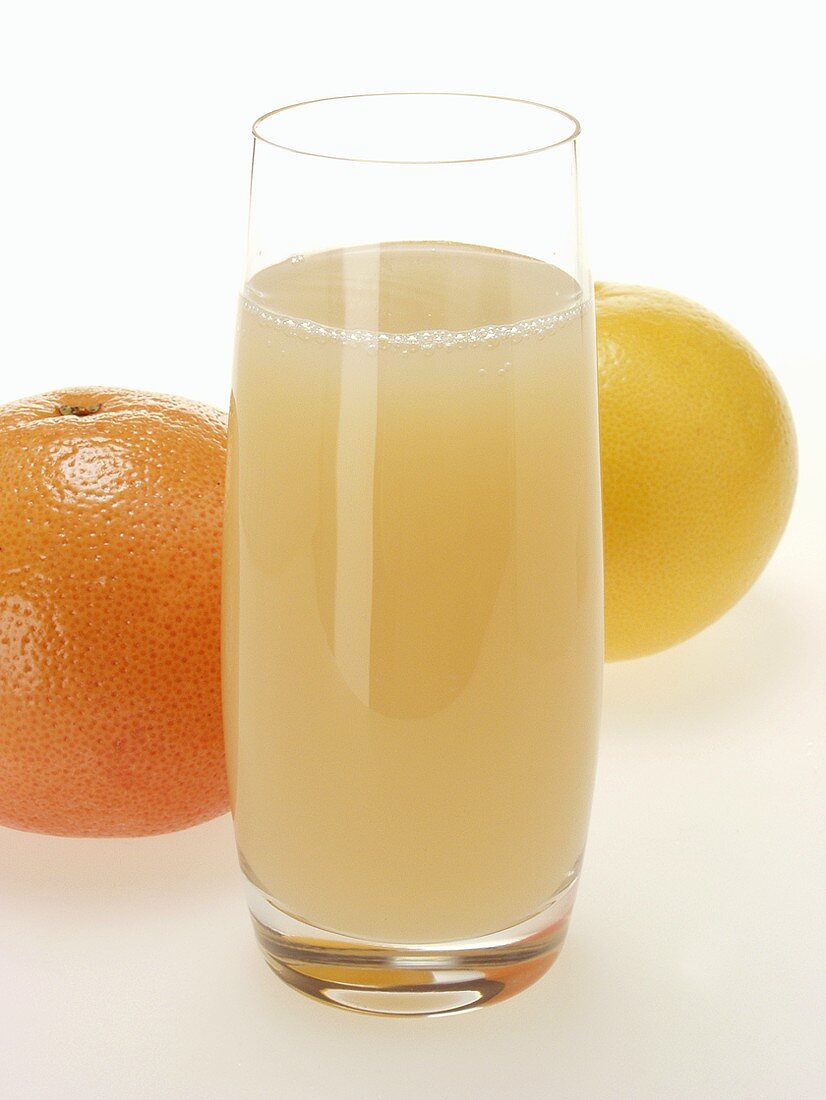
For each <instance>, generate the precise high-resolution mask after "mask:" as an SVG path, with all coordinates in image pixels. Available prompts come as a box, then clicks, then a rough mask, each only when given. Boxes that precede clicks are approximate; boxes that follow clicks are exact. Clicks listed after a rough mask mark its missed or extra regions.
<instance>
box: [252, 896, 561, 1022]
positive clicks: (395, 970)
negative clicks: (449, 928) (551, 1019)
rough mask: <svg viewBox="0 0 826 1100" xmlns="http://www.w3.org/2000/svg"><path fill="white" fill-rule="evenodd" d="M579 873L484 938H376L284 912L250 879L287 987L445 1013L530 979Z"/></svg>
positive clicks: (369, 1009) (548, 950) (265, 939)
mask: <svg viewBox="0 0 826 1100" xmlns="http://www.w3.org/2000/svg"><path fill="white" fill-rule="evenodd" d="M575 892H576V878H573V879H572V880H570V881H569V882H567V883H566V885H565V887H564V888H563V889H562V890H560V891H559V892H558V893H557V894H556V895H555V896H554V897H553V899H552V900H551V902H550V904H549V905H548V906H546V908H545V909H543V910H542V911H541V912H540V913H537V914H536V915H535V916H533V917H530V918H529V919H528V920H526V921H523V922H522V923H521V924H517V925H514V926H513V927H512V928H506V929H504V931H502V932H495V933H493V934H491V935H488V936H482V937H481V938H479V939H473V940H461V941H455V942H450V943H427V944H392V943H371V942H369V941H367V940H360V939H354V938H352V937H349V936H343V935H340V934H338V933H335V932H328V931H327V930H326V929H323V928H315V927H313V926H312V925H309V924H305V923H304V922H303V921H300V920H297V919H296V918H295V917H293V916H290V915H289V914H287V913H284V912H283V911H282V910H280V909H279V908H278V906H277V905H276V904H275V902H273V900H272V899H271V898H269V897H268V896H267V895H266V894H265V893H264V892H263V891H262V890H260V889H259V888H258V887H257V886H254V885H253V884H252V883H251V882H249V881H248V882H247V898H248V902H249V907H250V914H251V916H252V922H253V925H254V927H255V934H256V936H257V937H258V942H259V944H260V946H261V950H262V951H263V952H264V958H265V959H266V960H267V963H268V964H269V965H270V967H272V969H273V970H274V971H275V973H276V974H277V975H278V976H279V978H281V979H282V981H285V982H286V983H287V985H289V986H292V988H293V989H297V990H298V992H299V993H304V994H305V995H306V996H308V997H312V998H313V999H314V1000H317V1001H323V1002H324V1003H325V1004H331V1005H335V1006H336V1007H338V1008H347V1009H350V1010H351V1011H354V1012H366V1013H371V1014H372V1015H376V1016H444V1015H447V1014H449V1013H454V1012H467V1011H470V1010H471V1009H474V1008H481V1007H482V1006H483V1005H488V1004H493V1003H494V1002H495V1001H504V1000H505V999H506V998H508V997H512V996H513V995H514V993H519V992H520V990H522V989H525V988H526V987H527V986H529V985H532V984H533V983H534V982H535V981H537V980H538V979H539V978H541V977H542V975H543V974H544V973H545V972H546V971H547V970H548V969H549V968H550V967H551V965H552V964H553V963H554V961H555V960H556V957H557V955H558V954H559V952H560V951H561V950H562V944H563V942H564V940H565V933H566V932H567V930H568V921H569V919H570V915H571V909H572V907H573V903H574V895H575Z"/></svg>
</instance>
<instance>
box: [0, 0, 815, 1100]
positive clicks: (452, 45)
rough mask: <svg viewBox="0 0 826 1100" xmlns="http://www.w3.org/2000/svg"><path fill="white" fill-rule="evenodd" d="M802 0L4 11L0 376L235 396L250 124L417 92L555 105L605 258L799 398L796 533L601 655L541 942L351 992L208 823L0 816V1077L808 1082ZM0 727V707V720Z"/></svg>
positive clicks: (138, 1087)
mask: <svg viewBox="0 0 826 1100" xmlns="http://www.w3.org/2000/svg"><path fill="white" fill-rule="evenodd" d="M815 10H816V9H815V6H814V5H812V4H810V3H801V2H798V0H790V2H786V3H784V4H782V5H776V6H774V5H772V6H769V5H755V4H753V3H743V4H734V3H731V4H726V3H723V2H720V0H717V2H715V3H708V2H706V0H695V2H694V3H692V4H689V5H685V4H684V5H671V4H669V3H663V2H659V3H651V4H643V3H638V2H633V0H631V2H625V3H605V4H596V3H588V2H578V3H569V4H566V5H564V6H563V5H554V4H553V3H546V4H528V3H526V2H524V0H508V2H507V3H503V4H501V5H488V4H481V3H479V2H478V0H477V2H476V3H473V4H470V3H467V2H461V3H453V4H450V3H448V0H439V2H438V3H434V2H431V0H420V2H417V3H415V4H413V5H410V6H406V5H403V6H398V7H397V6H395V5H393V4H391V3H389V2H384V3H357V2H350V3H338V4H335V5H325V4H322V3H319V2H317V3H308V4H304V5H302V4H300V3H299V2H296V3H294V4H292V5H288V6H282V5H280V4H279V3H278V0H269V2H268V3H253V2H249V0H236V2H232V3H231V2H230V0H225V2H224V3H222V4H216V3H209V2H205V0H200V2H199V3H197V4H196V3H193V4H183V3H179V4H175V3H171V2H166V3H163V4H159V3H154V2H152V0H147V2H144V3H142V4H135V5H125V4H118V3H106V4H104V3H98V4H91V3H83V2H76V3H64V4H60V5H58V4H48V3H45V4H44V3H36V2H35V3H28V4H19V5H16V7H15V8H14V9H8V10H7V11H6V14H5V15H4V17H3V39H2V42H1V43H0V51H2V58H0V123H2V131H0V133H1V134H2V145H1V146H0V147H1V148H2V150H3V153H4V157H3V161H4V167H3V169H2V176H0V186H1V187H2V189H3V194H2V203H0V226H2V234H0V242H1V247H2V252H0V280H2V288H1V289H2V298H0V300H1V301H2V304H3V309H2V323H0V401H5V400H9V399H11V398H15V397H20V396H25V395H26V394H29V393H34V392H37V391H41V390H45V389H49V388H52V387H56V386H60V385H77V384H84V383H92V384H94V383H106V384H110V385H111V384H121V385H130V386H135V387H137V388H143V389H159V390H166V391H173V392H179V393H182V394H188V395H191V396H195V397H200V398H203V399H206V400H211V401H213V402H215V403H216V404H222V405H223V404H225V403H226V399H227V390H228V372H229V361H230V355H231V344H232V334H233V323H234V320H233V315H234V297H235V294H236V291H237V289H238V286H239V283H240V279H241V272H242V261H243V237H244V229H245V221H246V199H247V184H248V178H247V176H248V168H249V156H250V144H251V143H250V138H249V132H248V131H249V124H250V123H251V121H252V120H253V118H255V117H256V116H257V115H258V114H260V113H262V112H263V111H265V110H267V109H269V108H271V107H273V106H276V105H279V104H281V103H284V102H290V101H293V100H297V99H302V98H308V97H313V96H319V95H325V94H340V93H346V92H358V91H376V90H388V89H389V90H415V89H433V88H436V89H439V90H456V91H485V92H492V93H500V94H505V95H515V96H523V97H527V98H535V99H540V100H543V101H546V102H549V103H553V104H557V105H559V106H562V107H565V108H567V109H569V110H571V111H573V112H574V113H575V114H576V115H578V117H579V118H580V119H581V121H582V124H583V130H584V138H583V142H582V154H583V165H584V200H585V210H586V217H587V228H588V236H589V238H590V245H591V254H592V259H593V266H594V271H595V274H596V276H597V277H598V278H602V279H609V280H619V281H638V282H643V283H650V284H654V285H660V286H665V287H667V288H669V289H672V290H675V291H678V292H682V293H685V294H687V295H689V296H692V297H695V298H697V299H699V300H700V301H702V302H704V303H705V304H706V305H708V306H710V307H711V308H713V309H715V310H717V311H718V312H719V313H721V314H722V315H723V316H724V317H725V318H726V319H728V320H729V321H731V322H732V323H733V324H735V325H736V326H737V327H738V328H740V329H741V331H743V332H744V333H745V334H746V335H747V336H748V338H749V339H750V340H751V341H752V342H753V343H754V344H755V345H756V346H757V347H758V348H759V349H760V350H761V352H762V353H763V354H764V356H765V357H766V358H767V359H768V361H769V362H770V363H771V364H772V366H773V368H774V370H775V372H776V374H777V376H778V378H779V379H780V381H781V384H782V385H783V387H784V388H785V390H786V392H787V395H788V397H789V399H790V402H791V405H792V409H793V412H794V415H795V419H796V423H797V428H798V433H799V441H800V457H801V482H800V490H799V493H798V499H797V504H796V508H795V512H794V515H793V517H792V521H791V524H790V526H789V529H788V531H787V534H786V536H785V538H784V540H783V542H782V543H781V546H780V548H779V550H778V552H777V554H776V556H775V558H774V559H773V561H772V562H771V564H770V566H769V567H768V569H767V570H766V572H765V574H764V576H763V577H762V578H761V579H760V581H759V582H758V584H757V585H756V587H755V588H754V589H753V591H752V592H751V593H750V594H749V595H748V596H747V597H746V599H745V600H743V602H742V603H741V604H740V605H739V606H738V607H737V608H736V609H735V610H734V611H732V612H731V613H730V614H729V615H728V616H726V617H725V618H724V619H723V620H722V621H721V622H720V623H718V624H717V625H716V626H714V627H712V628H711V629H709V630H707V631H706V632H704V633H703V634H702V635H700V636H699V637H697V638H695V639H694V640H692V641H691V642H688V643H686V644H684V645H682V646H679V647H677V648H675V649H673V650H671V651H669V652H667V653H664V654H662V655H659V656H657V657H654V658H649V659H647V660H642V661H637V662H630V663H626V664H623V665H616V666H611V667H609V669H608V672H607V683H606V699H605V716H604V726H603V735H602V754H601V761H600V771H599V778H598V784H597V790H596V797H595V804H594V814H593V825H592V830H591V838H590V845H589V852H588V858H587V862H586V867H585V873H584V877H583V882H582V888H581V891H580V896H579V900H578V903H577V907H576V910H575V914H574V921H573V925H572V930H571V934H570V936H569V940H568V944H567V946H566V948H565V951H564V952H563V954H562V957H561V959H560V961H559V962H558V964H557V965H556V967H555V968H554V969H553V970H552V971H551V973H550V975H549V976H548V977H547V978H546V979H544V980H543V981H542V982H541V983H540V984H539V985H537V986H534V987H533V988H532V989H530V990H528V991H527V992H525V993H524V994H522V995H521V996H519V997H518V998H516V999H514V1000H513V1001H510V1002H508V1003H506V1004H503V1005H501V1006H499V1007H498V1008H492V1009H490V1010H488V1011H485V1012H479V1013H471V1014H468V1015H464V1016H460V1017H455V1018H453V1019H447V1020H424V1021H403V1020H402V1021H397V1020H378V1019H373V1018H359V1017H356V1016H353V1015H349V1014H346V1013H343V1012H336V1011H334V1010H331V1009H327V1010H325V1009H324V1008H321V1007H318V1006H316V1005H314V1004H312V1003H310V1002H309V1001H306V1000H304V999H303V998H301V997H299V996H298V995H296V994H294V993H291V992H290V991H288V990H287V989H286V988H284V987H282V986H281V985H280V983H279V982H278V981H277V980H276V979H275V978H274V977H273V976H272V975H270V973H269V971H267V970H266V968H265V966H264V964H263V962H262V961H261V960H260V958H259V957H258V955H257V951H256V948H255V946H254V942H253V937H252V933H251V930H250V928H249V925H248V922H247V917H246V913H245V909H244V904H243V901H242V896H241V887H240V880H239V876H238V873H237V870H236V867H235V858H234V851H233V846H232V836H231V829H230V824H229V821H228V819H226V818H224V819H222V820H219V821H216V822H213V823H211V824H209V825H206V826H203V827H201V828H198V829H194V830H190V831H189V832H186V833H183V834H178V835H174V836H170V837H162V838H155V839H149V840H134V841H119V842H114V841H69V840H60V839H53V838H46V837H38V836H34V835H28V834H23V833H15V832H12V831H10V830H2V831H0V1090H2V1092H3V1094H4V1095H5V1096H8V1097H10V1098H11V1100H17V1098H29V1097H48V1098H51V1097H83V1098H84V1100H93V1098H97V1097H100V1098H107V1100H112V1098H116V1100H120V1098H123V1100H133V1098H134V1100H137V1098H141V1100H143V1098H146V1100H149V1098H152V1100H165V1098H167V1097H169V1098H190V1097H191V1098H193V1100H194V1098H196V1097H197V1098H199V1100H209V1098H224V1097H227V1098H229V1097H233V1098H235V1097H237V1098H246V1097H249V1098H253V1097H256V1098H257V1097H271V1096H279V1097H286V1098H291V1097H297V1098H300V1100H303V1098H305V1097H307V1098H314V1097H333V1098H339V1097H342V1098H354V1100H355V1098H363V1097H379V1098H384V1097H402V1098H408V1097H409V1098H418V1097H424V1096H427V1097H434V1098H439V1097H482V1098H486V1097H527V1098H533V1097H537V1098H538V1097H551V1096H554V1097H562V1098H567V1097H576V1098H578V1097H586V1098H590V1097H594V1098H603V1097H606V1098H608V1097H611V1098H612V1097H623V1098H624V1097H633V1098H646V1097H678V1098H679V1097H704V1098H705V1097H726V1098H729V1097H732V1098H733V1097H743V1098H749V1100H757V1098H761V1097H784V1098H785V1097H792V1098H805V1097H821V1096H823V1095H824V1094H826V1068H825V1067H824V1061H823V1056H822V1053H821V1051H820V1040H821V1039H822V1034H821V1033H822V1021H823V1018H824V1009H826V1003H825V1002H826V998H825V997H824V993H825V992H826V952H825V951H824V935H823V913H824V900H826V897H825V896H824V895H826V889H824V877H825V876H824V859H823V844H822V837H823V823H824V809H823V807H824V805H826V797H825V796H826V780H825V779H824V772H825V771H826V769H824V732H825V730H824V726H826V722H824V719H826V704H824V683H825V682H826V661H824V629H823V623H824V621H825V620H826V585H825V584H824V564H823V562H824V557H825V556H826V537H825V532H824V508H823V500H824V499H826V477H825V476H824V471H825V470H826V439H824V435H826V433H824V431H823V427H822V418H823V398H824V395H825V390H824V384H823V369H824V356H823V335H822V333H823V327H822V320H821V318H822V315H823V295H824V244H826V241H824V222H823V210H822V205H823V193H824V183H825V182H826V181H825V180H824V174H823V168H822V158H823V155H824V153H823V121H822V108H823V102H824V86H823V83H822V79H821V75H820V74H821V71H822V64H823V62H822V44H821V41H820V34H819V32H818V30H817V28H816V26H815V24H814V23H813V21H812V18H813V17H812V16H811V15H810V13H813V12H815ZM0 721H2V716H0Z"/></svg>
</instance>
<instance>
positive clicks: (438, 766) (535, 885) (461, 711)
mask: <svg viewBox="0 0 826 1100" xmlns="http://www.w3.org/2000/svg"><path fill="white" fill-rule="evenodd" d="M590 310H591V305H590V303H589V302H588V301H585V300H583V295H582V293H581V291H580V288H579V286H578V285H577V284H576V283H575V282H574V280H573V279H572V278H571V277H570V276H568V275H566V274H564V273H563V272H562V271H560V270H558V269H557V268H554V267H552V266H550V265H548V264H544V263H541V262H539V261H536V260H530V259H527V258H525V257H520V256H516V255H513V254H510V253H502V252H497V251H494V250H489V249H482V248H474V247H471V246H465V245H455V244H444V243H437V244H430V243H418V244H404V243H402V244H384V245H377V246H371V247H367V248H359V249H350V250H341V251H336V252H327V253H322V254H316V255H308V256H306V257H294V258H293V259H292V260H291V261H287V262H285V263H283V264H279V265H276V266H274V267H270V268H268V269H266V270H264V271H262V272H260V273H259V274H257V275H256V276H255V277H254V278H253V279H252V280H251V282H250V283H249V284H248V286H247V288H246V290H245V293H244V296H243V298H242V302H241V306H240V313H239V329H238V347H237V359H236V367H235V376H234V386H233V402H232V409H231V415H230V460H229V469H228V485H227V516H226V533H225V550H224V601H225V608H224V611H225V615H224V623H225V626H224V652H223V658H224V681H225V682H224V698H225V720H226V738H227V755H228V766H229V774H230V786H231V792H232V804H233V813H234V816H235V828H236V835H237V840H238V847H239V851H240V854H241V858H242V862H243V864H244V866H245V870H246V873H247V874H248V876H249V877H250V879H251V880H252V881H253V882H254V883H255V884H256V885H257V886H259V887H260V888H261V889H262V890H264V891H265V892H266V893H267V894H268V895H269V896H270V897H271V898H272V899H273V900H274V901H275V902H276V904H277V905H278V907H279V908H281V909H282V910H284V911H285V912H287V913H291V914H293V915H295V916H297V917H299V918H301V919H302V920H303V921H305V922H308V923H310V924H313V925H316V926H318V927H320V928H325V929H329V930H332V931H335V932H340V933H344V934H346V935H350V936H357V937H362V938H365V939H369V940H372V941H383V942H403V943H425V942H435V941H444V940H457V939H468V938H471V937H476V936H481V935H485V934H487V933H491V932H495V931H498V930H500V929H504V928H508V927H510V926H512V925H514V924H517V923H519V922H520V921H523V920H525V919H526V918H528V917H530V916H532V915H534V914H535V913H537V912H539V911H540V910H542V909H543V907H544V906H545V905H547V903H548V902H549V901H550V900H551V898H552V897H553V895H554V894H555V893H556V892H557V891H558V890H560V889H561V888H562V887H563V886H565V885H566V884H567V883H568V882H570V881H571V879H572V877H573V876H574V875H575V874H576V869H577V867H578V863H579V860H580V857H581V854H582V850H583V846H584V842H585V832H586V823H587V817H588V809H589V801H590V796H591V785H592V778H593V770H594V759H595V747H596V746H595V738H596V724H597V712H598V702H599V684H600V675H601V663H602V634H601V619H602V612H601V606H602V588H601V578H602V566H601V535H600V520H599V516H600V512H599V473H598V444H597V414H596V371H595V366H594V348H593V331H592V329H593V318H592V316H591V313H590Z"/></svg>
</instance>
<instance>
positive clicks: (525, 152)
mask: <svg viewBox="0 0 826 1100" xmlns="http://www.w3.org/2000/svg"><path fill="white" fill-rule="evenodd" d="M408 96H421V97H429V98H431V99H440V98H447V97H450V98H454V99H477V100H478V99H486V100H490V101H492V102H496V103H515V104H521V105H523V106H525V107H538V108H540V109H542V110H543V111H548V112H550V113H551V114H553V115H555V116H557V118H562V119H566V120H567V121H568V122H569V123H570V125H571V128H570V132H569V133H567V134H564V135H563V136H562V137H560V138H557V139H556V140H554V141H549V142H547V143H545V144H540V145H536V146H531V148H529V149H519V150H517V151H516V152H511V153H498V154H495V155H492V156H481V157H458V158H456V159H451V158H438V159H434V160H428V159H416V158H412V159H410V160H405V159H395V158H383V157H350V156H341V155H339V154H335V153H323V152H316V151H312V150H309V149H299V148H296V147H295V146H292V145H284V144H282V143H281V142H278V141H274V140H273V139H272V138H269V137H266V136H265V135H264V134H263V133H262V132H261V128H262V126H263V124H264V123H265V122H266V121H267V120H268V119H271V118H274V117H275V116H276V115H281V114H284V113H285V112H287V111H294V110H297V109H299V108H301V107H311V106H314V105H317V104H322V103H324V104H329V103H340V102H344V101H346V100H357V99H379V98H384V99H394V98H402V97H408ZM581 132H582V127H581V126H580V123H579V120H578V119H577V118H575V117H574V115H572V114H570V113H569V112H568V111H563V110H562V108H561V107H552V106H551V105H550V104H548V103H541V102H539V101H538V100H533V99H522V98H519V97H517V96H501V95H490V94H487V93H485V92H419V91H413V92H355V93H352V94H349V95H337V96H321V97H319V98H318V99H305V100H301V101H299V102H297V103H287V104H285V105H284V106H283V107H276V108H275V109H274V110H272V111H267V112H266V113H265V114H263V115H261V116H259V118H257V119H256V120H255V122H254V123H253V124H252V135H253V137H254V139H255V140H256V141H260V142H262V143H263V144H264V145H269V146H271V147H272V148H274V149H280V150H281V151H282V152H285V153H295V154H297V155H298V156H303V157H316V158H318V159H320V160H333V161H340V162H344V163H351V164H408V165H415V164H421V165H439V164H481V163H485V162H490V161H500V160H514V159H515V158H517V157H529V156H535V155H536V154H537V153H546V152H548V150H550V149H557V148H559V147H560V146H562V145H568V144H572V143H573V142H575V141H576V139H577V138H578V137H579V135H580V134H581Z"/></svg>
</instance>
